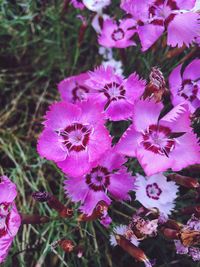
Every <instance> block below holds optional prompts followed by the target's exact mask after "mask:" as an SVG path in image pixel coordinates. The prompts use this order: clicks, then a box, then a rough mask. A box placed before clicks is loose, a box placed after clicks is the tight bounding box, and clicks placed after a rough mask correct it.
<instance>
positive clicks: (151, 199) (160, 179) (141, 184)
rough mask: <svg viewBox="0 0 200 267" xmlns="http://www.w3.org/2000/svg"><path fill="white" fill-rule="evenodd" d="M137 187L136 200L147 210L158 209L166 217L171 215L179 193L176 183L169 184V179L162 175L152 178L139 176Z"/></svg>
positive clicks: (137, 177) (158, 174)
mask: <svg viewBox="0 0 200 267" xmlns="http://www.w3.org/2000/svg"><path fill="white" fill-rule="evenodd" d="M136 185H137V188H136V190H135V192H136V200H138V201H139V202H140V203H141V204H142V205H143V206H144V207H145V208H147V209H151V208H157V209H158V210H159V212H160V213H162V214H164V215H165V216H166V215H169V214H170V213H171V211H172V210H173V208H174V206H175V204H174V200H175V198H176V197H177V193H178V186H177V185H176V184H175V182H172V181H170V182H167V178H166V177H165V176H164V175H163V174H162V173H157V174H154V175H152V176H150V177H144V176H142V175H140V174H137V176H136Z"/></svg>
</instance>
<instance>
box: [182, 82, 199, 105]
mask: <svg viewBox="0 0 200 267" xmlns="http://www.w3.org/2000/svg"><path fill="white" fill-rule="evenodd" d="M198 90H199V87H198V84H197V83H196V82H194V81H191V80H189V79H188V80H184V81H183V83H182V87H181V89H180V90H179V91H178V95H179V96H182V97H183V98H185V99H187V100H188V101H190V102H192V101H194V100H195V99H196V97H197V93H198Z"/></svg>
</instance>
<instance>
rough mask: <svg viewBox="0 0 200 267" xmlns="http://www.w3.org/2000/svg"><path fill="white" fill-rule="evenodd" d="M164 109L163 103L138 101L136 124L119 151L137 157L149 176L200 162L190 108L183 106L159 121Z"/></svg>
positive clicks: (124, 139) (174, 109)
mask: <svg viewBox="0 0 200 267" xmlns="http://www.w3.org/2000/svg"><path fill="white" fill-rule="evenodd" d="M162 107H163V106H162V104H160V103H157V104H156V103H153V102H152V101H138V102H137V103H136V104H135V105H134V108H133V124H132V125H131V126H130V127H129V128H128V130H127V131H126V132H125V133H124V135H123V137H122V138H121V140H120V141H119V142H118V144H117V147H116V151H118V152H119V153H121V154H123V155H127V156H131V157H137V158H138V160H139V162H140V164H141V166H142V167H143V169H144V171H145V173H146V174H147V175H148V176H150V175H152V174H155V173H158V172H161V171H165V170H167V169H168V168H171V169H172V170H174V171H179V170H181V169H182V168H184V167H187V166H188V165H192V164H196V163H199V162H200V156H199V155H200V153H199V146H198V142H197V138H196V136H195V134H194V133H193V132H192V128H191V127H190V118H189V116H190V112H189V110H188V107H187V105H184V104H180V105H178V106H176V107H174V108H173V109H172V110H171V111H170V112H169V113H168V114H166V115H165V116H164V117H162V118H161V119H159V116H160V112H161V110H162ZM183 155H184V157H183ZM150 163H151V164H150Z"/></svg>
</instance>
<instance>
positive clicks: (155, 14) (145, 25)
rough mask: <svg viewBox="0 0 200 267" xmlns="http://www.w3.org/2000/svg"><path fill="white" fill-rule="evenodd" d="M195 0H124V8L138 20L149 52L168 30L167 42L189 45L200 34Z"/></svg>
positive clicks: (172, 44) (173, 44) (139, 31)
mask: <svg viewBox="0 0 200 267" xmlns="http://www.w3.org/2000/svg"><path fill="white" fill-rule="evenodd" d="M194 5H195V1H193V0H192V1H182V0H181V1H179V0H176V1H171V0H169V1H165V0H161V1H160V0H156V1H152V0H146V1H136V0H122V2H121V8H122V9H123V10H125V11H126V13H128V14H130V15H132V19H133V20H134V21H135V23H136V29H137V33H138V35H139V38H140V41H141V45H142V51H146V50H147V49H148V48H149V47H151V46H152V45H153V43H154V42H155V41H156V40H157V39H158V38H159V37H160V36H161V35H162V34H163V32H164V30H165V29H166V30H167V44H168V45H170V46H173V47H175V46H176V45H178V47H181V46H182V45H183V44H185V45H186V46H189V45H190V44H191V43H192V42H194V41H195V39H196V38H197V37H198V36H199V34H200V30H199V21H198V20H199V14H198V13H197V12H195V10H194V9H193V7H194Z"/></svg>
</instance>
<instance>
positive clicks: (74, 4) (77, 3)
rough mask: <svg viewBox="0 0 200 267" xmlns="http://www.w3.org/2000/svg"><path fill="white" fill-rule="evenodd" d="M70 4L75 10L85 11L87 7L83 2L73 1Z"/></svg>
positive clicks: (80, 0) (79, 0)
mask: <svg viewBox="0 0 200 267" xmlns="http://www.w3.org/2000/svg"><path fill="white" fill-rule="evenodd" d="M70 3H71V4H72V5H73V7H74V8H78V9H81V10H82V9H84V8H85V5H84V4H83V1H82V0H71V1H70Z"/></svg>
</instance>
